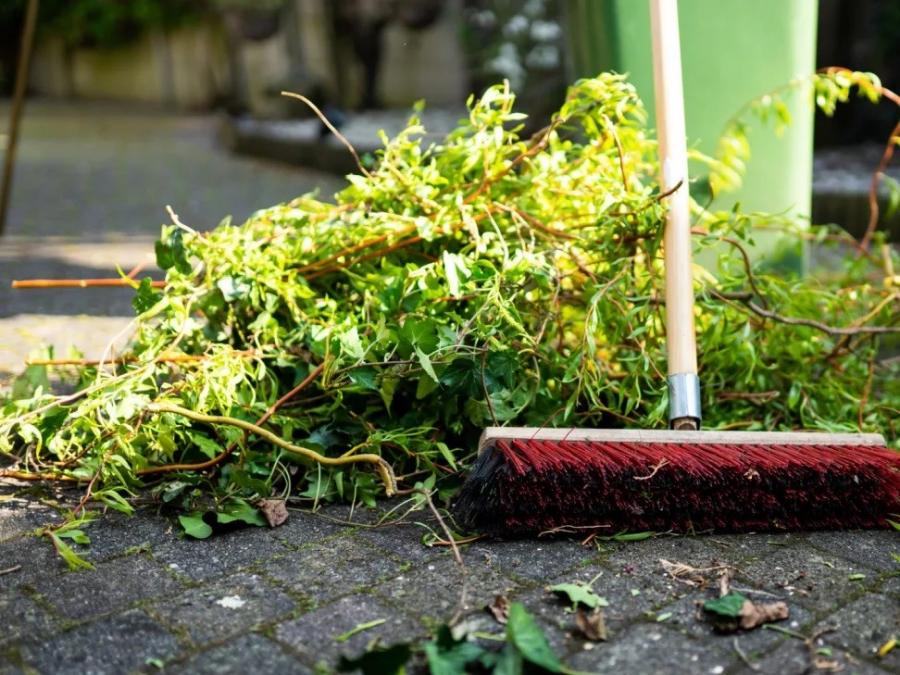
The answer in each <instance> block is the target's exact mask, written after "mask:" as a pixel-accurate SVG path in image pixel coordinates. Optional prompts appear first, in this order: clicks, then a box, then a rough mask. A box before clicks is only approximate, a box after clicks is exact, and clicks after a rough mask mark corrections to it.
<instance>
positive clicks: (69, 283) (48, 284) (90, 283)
mask: <svg viewBox="0 0 900 675" xmlns="http://www.w3.org/2000/svg"><path fill="white" fill-rule="evenodd" d="M135 283H136V282H135V281H134V279H131V278H125V279H123V278H121V277H115V278H112V279H14V280H13V282H12V284H10V286H11V287H12V288H131V287H133V286H134V284H135ZM150 287H151V288H165V287H166V282H165V281H151V282H150Z"/></svg>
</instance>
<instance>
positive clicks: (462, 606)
mask: <svg viewBox="0 0 900 675" xmlns="http://www.w3.org/2000/svg"><path fill="white" fill-rule="evenodd" d="M417 492H418V493H419V494H421V495H422V496H424V497H425V502H426V503H427V504H428V508H429V509H430V510H431V513H432V515H433V516H434V517H435V519H436V520H437V522H438V525H440V527H441V529H442V530H443V531H444V535H445V536H446V537H447V541H448V542H449V543H450V548H451V549H452V551H453V559H454V560H456V564H457V565H458V566H459V573H460V575H461V576H462V585H461V588H460V594H459V603H458V605H457V608H456V611H455V612H454V613H453V616H452V617H451V619H450V621H449V623H450V625H453V624H455V623H456V622H457V621H459V618H460V617H461V616H462V613H463V612H464V611H465V610H466V606H467V605H468V596H469V573H468V570H467V569H466V564H465V563H464V562H463V559H462V554H461V553H460V552H459V546H457V545H456V540H455V539H454V538H453V533H452V532H451V531H450V528H449V527H447V523H446V522H444V519H443V518H442V517H441V514H440V512H439V511H438V509H437V507H436V506H435V505H434V501H433V500H432V499H431V492H429V491H428V490H417Z"/></svg>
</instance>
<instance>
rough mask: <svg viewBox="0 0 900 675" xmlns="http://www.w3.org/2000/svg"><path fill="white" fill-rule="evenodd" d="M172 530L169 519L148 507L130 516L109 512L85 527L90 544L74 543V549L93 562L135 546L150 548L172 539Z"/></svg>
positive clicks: (124, 551)
mask: <svg viewBox="0 0 900 675" xmlns="http://www.w3.org/2000/svg"><path fill="white" fill-rule="evenodd" d="M176 529H177V528H176V527H173V525H172V523H171V522H170V521H169V520H167V519H166V518H165V517H163V516H161V515H159V514H157V513H155V512H154V511H151V510H142V511H138V512H136V513H135V514H134V515H133V516H126V515H125V514H123V513H117V512H115V511H109V512H107V513H104V514H103V515H102V516H100V517H99V518H98V519H97V520H95V521H94V522H92V523H91V524H90V525H88V526H87V527H86V528H85V530H84V532H85V534H87V535H88V537H90V539H91V543H90V546H78V545H76V546H75V549H76V550H77V551H78V554H79V555H81V556H82V557H84V558H86V559H88V560H91V561H93V562H96V561H102V560H108V559H110V558H114V557H117V556H121V555H125V554H127V553H130V552H134V551H135V550H136V549H145V550H148V551H152V550H153V549H154V548H155V547H157V546H160V545H163V544H167V543H172V542H175V541H177V539H178V536H177V532H176Z"/></svg>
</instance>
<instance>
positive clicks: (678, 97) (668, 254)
mask: <svg viewBox="0 0 900 675" xmlns="http://www.w3.org/2000/svg"><path fill="white" fill-rule="evenodd" d="M650 26H651V32H652V36H653V83H654V92H655V94H656V128H657V130H658V136H659V163H660V167H661V172H662V175H661V177H660V180H661V190H662V191H663V192H666V191H668V190H671V189H672V188H674V187H675V186H676V185H678V184H679V182H680V183H681V185H680V187H679V188H678V189H677V190H676V191H675V192H674V193H672V195H671V196H670V197H668V203H669V204H668V205H669V211H668V216H667V219H666V233H665V264H666V345H667V352H668V361H669V375H675V374H678V373H696V372H697V341H696V337H695V335H694V289H693V285H692V275H691V223H690V204H689V197H688V161H687V142H686V139H685V137H686V135H687V134H686V132H685V126H684V97H683V94H682V84H681V49H680V46H679V42H678V40H679V38H678V3H677V0H650Z"/></svg>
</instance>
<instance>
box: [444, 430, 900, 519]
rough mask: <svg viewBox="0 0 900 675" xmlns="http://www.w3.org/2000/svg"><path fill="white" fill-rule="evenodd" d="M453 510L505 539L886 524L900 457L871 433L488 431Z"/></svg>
mask: <svg viewBox="0 0 900 675" xmlns="http://www.w3.org/2000/svg"><path fill="white" fill-rule="evenodd" d="M453 508H454V513H455V515H456V517H457V518H458V520H459V521H460V522H461V524H463V525H465V526H466V527H468V528H470V529H473V530H476V531H479V532H485V533H488V534H494V535H500V536H522V535H529V534H539V533H541V532H547V531H555V532H558V531H566V530H575V529H578V528H588V527H598V528H603V529H608V530H609V532H610V533H611V534H614V533H616V532H619V531H621V530H630V531H639V530H654V531H674V532H700V531H706V530H716V531H730V532H747V531H765V530H800V529H803V530H807V529H831V528H881V527H887V526H889V523H888V519H889V518H892V517H894V518H895V519H897V518H898V515H897V514H900V453H897V452H895V451H893V450H890V449H889V448H887V446H886V444H885V442H884V439H883V438H882V437H881V436H879V435H877V434H825V433H805V432H804V433H782V432H720V431H640V430H630V429H624V430H619V429H617V430H613V429H609V430H607V429H531V428H524V427H492V428H489V429H487V430H485V432H484V433H483V434H482V437H481V443H480V452H479V457H478V459H477V460H476V462H475V465H474V466H473V467H472V470H471V473H470V475H469V477H468V479H467V481H466V482H465V484H464V485H463V488H462V490H461V492H460V494H459V497H458V498H457V500H456V502H455V504H454V507H453Z"/></svg>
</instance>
